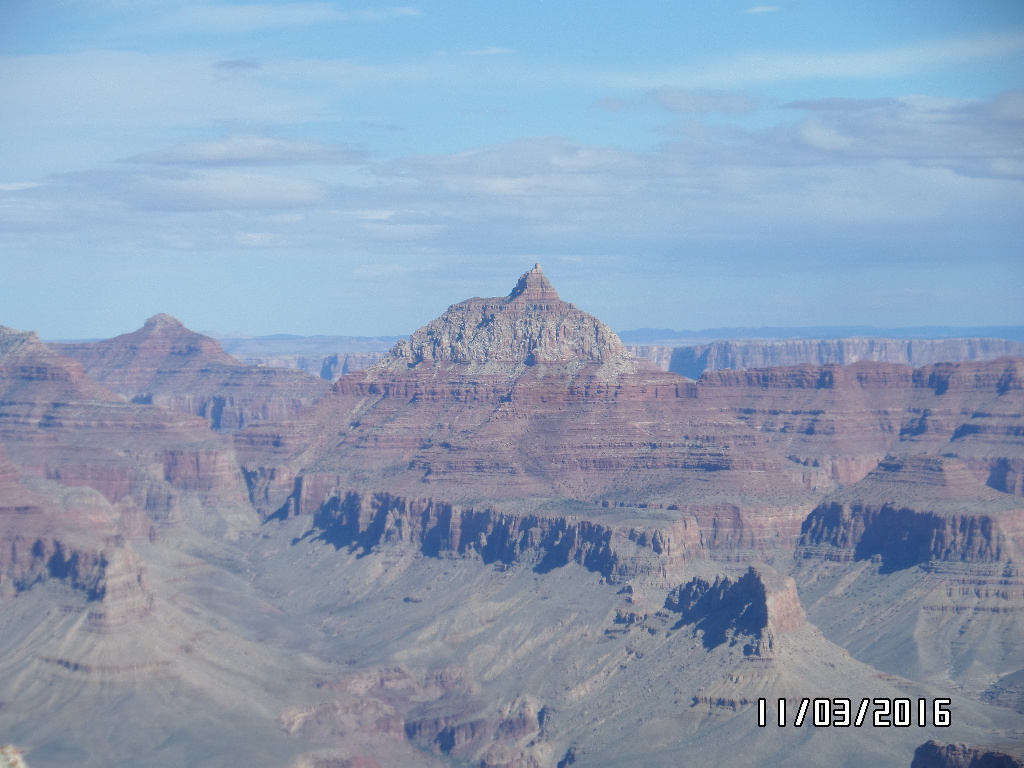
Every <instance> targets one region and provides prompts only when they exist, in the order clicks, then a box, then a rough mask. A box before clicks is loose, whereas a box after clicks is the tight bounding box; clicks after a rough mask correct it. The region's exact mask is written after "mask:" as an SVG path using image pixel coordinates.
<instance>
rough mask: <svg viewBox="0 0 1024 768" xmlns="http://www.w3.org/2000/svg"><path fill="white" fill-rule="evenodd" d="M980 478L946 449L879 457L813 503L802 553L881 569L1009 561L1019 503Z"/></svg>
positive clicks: (1021, 538)
mask: <svg viewBox="0 0 1024 768" xmlns="http://www.w3.org/2000/svg"><path fill="white" fill-rule="evenodd" d="M985 480H986V473H985V472H984V471H978V470H977V469H972V467H971V465H970V464H969V463H967V462H965V461H963V460H960V459H957V458H955V457H952V456H948V455H947V456H920V455H918V456H914V455H911V456H906V457H903V458H900V459H887V460H885V461H883V462H881V463H880V464H879V466H878V468H877V469H875V470H874V471H872V472H871V473H870V474H869V475H868V476H867V477H866V478H865V479H864V480H863V481H862V482H860V483H857V484H855V485H853V486H851V487H849V488H847V489H844V490H842V491H839V492H837V493H836V494H834V495H833V496H832V497H831V498H830V499H829V500H827V501H825V502H824V503H822V504H821V505H819V506H818V507H817V508H815V509H814V511H813V512H812V513H811V514H810V515H809V516H808V517H807V520H806V521H805V522H804V524H803V527H802V530H801V539H800V545H801V547H802V553H803V555H804V556H806V557H816V556H820V557H826V558H829V559H840V560H842V559H857V560H863V559H867V558H871V557H878V558H880V559H881V561H882V563H883V568H884V569H886V570H889V571H893V570H899V569H902V568H909V567H911V566H914V565H918V564H922V563H926V562H929V561H932V560H934V561H942V562H963V563H996V562H1008V561H1012V560H1014V559H1015V558H1017V557H1019V554H1020V550H1021V545H1022V544H1024V503H1021V499H1020V498H1019V497H1014V496H1012V495H1010V494H1005V493H1000V492H998V491H996V490H994V489H993V488H991V487H990V486H989V485H986V484H985Z"/></svg>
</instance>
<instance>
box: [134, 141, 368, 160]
mask: <svg viewBox="0 0 1024 768" xmlns="http://www.w3.org/2000/svg"><path fill="white" fill-rule="evenodd" d="M359 158H360V154H358V153H356V152H354V151H353V150H351V149H348V148H346V147H342V146H339V145H332V144H322V143H318V142H312V141H287V140H284V139H272V138H268V137H265V136H232V137H229V138H227V139H223V140H221V141H203V142H196V143H193V144H184V145H181V146H178V147H175V148H173V149H169V150H165V151H162V152H145V153H142V154H139V155H134V156H132V157H129V158H127V160H128V161H129V162H134V163H148V164H153V165H207V166H216V165H261V164H274V163H324V164H329V163H352V162H355V161H357V160H358V159H359Z"/></svg>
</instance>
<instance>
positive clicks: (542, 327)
mask: <svg viewBox="0 0 1024 768" xmlns="http://www.w3.org/2000/svg"><path fill="white" fill-rule="evenodd" d="M630 359H631V356H630V355H629V353H628V352H627V351H626V348H625V346H624V345H623V344H622V341H621V340H620V339H619V337H618V336H616V335H615V333H614V332H613V331H612V330H611V329H610V328H608V326H606V325H605V324H604V323H602V322H601V321H600V320H598V319H597V318H596V317H594V316H593V315H588V314H587V313H586V312H583V311H581V310H579V309H577V308H576V306H575V305H573V304H569V303H568V302H565V301H562V300H561V299H560V298H559V297H558V293H557V292H556V291H555V289H554V288H553V287H552V286H551V283H550V282H549V281H548V279H547V277H545V276H544V272H543V271H542V270H541V268H540V264H537V265H536V266H535V267H534V268H533V269H531V270H530V271H529V272H527V273H526V274H524V275H523V276H522V277H520V278H519V282H518V283H517V284H516V287H515V288H513V289H512V292H511V293H510V294H509V295H508V296H507V297H505V298H498V299H469V300H468V301H463V302H460V303H458V304H455V305H453V306H451V307H449V308H448V311H447V312H445V313H444V314H443V315H441V316H440V317H439V318H437V319H436V320H433V321H431V322H430V323H429V324H427V325H426V326H425V327H423V328H420V329H419V330H418V331H416V332H415V333H414V334H413V335H412V339H411V340H410V341H409V342H406V341H405V340H402V341H399V342H398V344H397V345H396V346H395V348H394V349H393V350H392V352H391V355H390V357H389V359H387V360H386V361H385V363H386V365H387V367H388V368H390V369H395V368H396V367H397V366H401V365H406V366H408V367H410V368H413V367H415V366H418V365H421V364H422V363H425V362H426V363H454V364H457V365H461V366H466V367H467V369H468V370H469V371H471V372H474V373H476V372H487V371H491V370H493V371H498V372H500V373H504V374H507V373H508V372H509V370H508V368H509V366H512V368H511V370H512V371H516V369H517V367H518V366H524V365H525V366H533V365H537V364H538V363H563V364H565V363H569V364H579V363H594V362H600V363H618V364H620V365H627V366H628V365H629V362H630ZM488 363H496V364H497V365H492V366H490V367H488V366H487V364H488Z"/></svg>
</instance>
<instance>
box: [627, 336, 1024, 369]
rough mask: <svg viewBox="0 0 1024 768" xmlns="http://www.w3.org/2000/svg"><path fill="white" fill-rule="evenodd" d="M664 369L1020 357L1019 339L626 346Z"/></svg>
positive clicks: (1023, 352)
mask: <svg viewBox="0 0 1024 768" xmlns="http://www.w3.org/2000/svg"><path fill="white" fill-rule="evenodd" d="M629 350H630V351H631V352H632V353H633V354H635V355H636V356H637V357H640V358H643V359H645V360H650V361H651V362H653V363H654V364H655V365H657V366H658V367H659V368H660V369H661V370H663V371H671V372H672V373H678V374H680V375H682V376H686V377H688V378H691V379H699V378H700V376H701V374H703V373H704V372H705V371H718V370H724V369H734V370H746V369H748V368H774V367H779V366H791V365H805V364H810V365H829V364H833V363H834V364H837V365H849V364H850V363H855V362H857V361H859V360H870V361H874V362H880V363H899V364H901V365H910V366H913V367H915V368H916V367H920V366H924V365H931V364H932V363H943V362H951V363H956V362H964V361H968V360H994V359H996V358H997V357H1004V356H1007V355H1009V356H1015V357H1024V342H1020V341H1007V340H1005V339H872V338H865V339H820V340H815V339H789V340H784V341H775V340H752V341H713V342H710V343H708V344H695V345H693V346H688V347H661V346H645V345H631V346H630V347H629Z"/></svg>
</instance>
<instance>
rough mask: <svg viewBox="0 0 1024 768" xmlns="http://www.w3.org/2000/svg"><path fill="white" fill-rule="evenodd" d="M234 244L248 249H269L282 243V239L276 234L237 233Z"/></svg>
mask: <svg viewBox="0 0 1024 768" xmlns="http://www.w3.org/2000/svg"><path fill="white" fill-rule="evenodd" d="M235 242H236V243H238V244H239V245H244V246H246V247H248V248H271V247H273V246H279V245H281V244H282V243H284V238H283V237H281V236H280V235H279V234H277V233H276V232H238V233H237V234H236V235H235Z"/></svg>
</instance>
